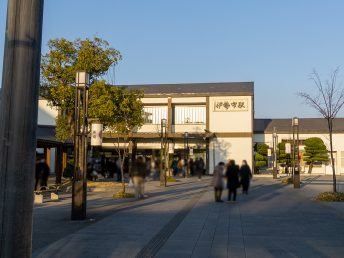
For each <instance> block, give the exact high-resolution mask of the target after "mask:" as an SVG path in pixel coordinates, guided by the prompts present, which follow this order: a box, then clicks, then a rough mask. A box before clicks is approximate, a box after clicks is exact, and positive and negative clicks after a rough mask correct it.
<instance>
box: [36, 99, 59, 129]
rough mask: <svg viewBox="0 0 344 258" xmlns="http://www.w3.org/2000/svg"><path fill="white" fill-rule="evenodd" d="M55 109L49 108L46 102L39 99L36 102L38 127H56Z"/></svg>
mask: <svg viewBox="0 0 344 258" xmlns="http://www.w3.org/2000/svg"><path fill="white" fill-rule="evenodd" d="M57 114H58V112H57V109H56V108H51V107H50V106H49V105H48V101H47V100H45V99H40V100H39V101H38V124H39V125H56V123H55V118H56V117H57Z"/></svg>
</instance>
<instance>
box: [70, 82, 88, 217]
mask: <svg viewBox="0 0 344 258" xmlns="http://www.w3.org/2000/svg"><path fill="white" fill-rule="evenodd" d="M87 106H88V91H87V89H86V86H84V87H80V86H78V85H77V86H76V87H75V129H74V176H73V187H72V188H73V189H72V191H73V194H72V214H71V218H72V220H83V219H85V218H86V201H87V200H86V199H87V173H86V170H87Z"/></svg>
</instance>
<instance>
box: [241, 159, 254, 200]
mask: <svg viewBox="0 0 344 258" xmlns="http://www.w3.org/2000/svg"><path fill="white" fill-rule="evenodd" d="M251 178H252V172H251V168H250V166H249V165H248V164H247V161H246V160H243V161H242V165H241V167H240V182H241V186H242V193H243V194H248V188H249V186H250V180H251Z"/></svg>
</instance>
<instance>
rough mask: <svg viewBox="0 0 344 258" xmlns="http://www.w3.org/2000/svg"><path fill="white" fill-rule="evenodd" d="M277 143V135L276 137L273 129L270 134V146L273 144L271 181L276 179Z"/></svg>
mask: <svg viewBox="0 0 344 258" xmlns="http://www.w3.org/2000/svg"><path fill="white" fill-rule="evenodd" d="M277 143H278V135H277V131H276V127H274V131H273V134H272V144H273V171H272V176H273V179H277Z"/></svg>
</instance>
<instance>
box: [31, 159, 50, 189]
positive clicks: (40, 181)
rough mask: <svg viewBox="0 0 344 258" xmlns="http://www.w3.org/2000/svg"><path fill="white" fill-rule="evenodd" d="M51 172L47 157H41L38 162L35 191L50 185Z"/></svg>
mask: <svg viewBox="0 0 344 258" xmlns="http://www.w3.org/2000/svg"><path fill="white" fill-rule="evenodd" d="M49 172H50V169H49V166H48V164H47V163H46V162H45V159H41V160H39V161H38V162H37V163H36V177H35V179H36V182H35V191H37V190H40V189H41V188H42V187H46V186H47V185H48V177H49Z"/></svg>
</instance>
